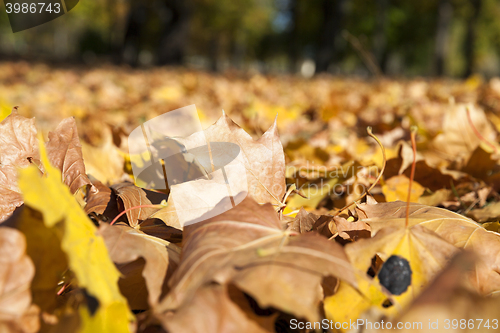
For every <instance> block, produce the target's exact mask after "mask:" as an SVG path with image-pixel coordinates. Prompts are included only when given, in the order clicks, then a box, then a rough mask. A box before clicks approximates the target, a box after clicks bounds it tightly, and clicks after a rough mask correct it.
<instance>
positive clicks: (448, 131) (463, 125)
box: [432, 104, 497, 163]
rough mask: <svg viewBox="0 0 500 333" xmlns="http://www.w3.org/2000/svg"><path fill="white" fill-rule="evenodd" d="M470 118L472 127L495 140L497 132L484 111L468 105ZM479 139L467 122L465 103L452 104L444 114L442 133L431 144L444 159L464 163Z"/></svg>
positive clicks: (478, 142) (488, 138)
mask: <svg viewBox="0 0 500 333" xmlns="http://www.w3.org/2000/svg"><path fill="white" fill-rule="evenodd" d="M469 110H470V118H471V120H472V123H473V124H474V127H475V128H476V129H477V131H478V132H479V133H481V135H482V136H483V137H484V138H485V139H486V140H490V141H492V142H496V136H497V133H496V131H495V130H494V129H493V127H492V126H491V124H490V123H489V122H488V119H487V118H486V115H485V114H484V111H483V110H481V109H479V108H478V107H470V109H469ZM480 143H481V139H480V138H478V136H477V135H476V134H475V133H474V129H473V127H472V125H471V124H470V123H469V120H468V117H467V111H466V105H463V104H459V105H456V106H454V105H452V106H450V107H449V109H448V111H447V112H446V113H445V115H444V121H443V133H442V134H439V135H438V136H437V137H436V138H435V139H434V141H433V142H432V145H433V147H434V149H435V150H436V151H438V152H439V153H441V154H442V156H443V157H444V158H445V159H448V160H450V161H454V162H458V163H464V162H465V161H466V160H468V159H469V157H470V156H471V154H472V152H473V151H474V150H475V149H476V148H477V147H478V146H479V145H480Z"/></svg>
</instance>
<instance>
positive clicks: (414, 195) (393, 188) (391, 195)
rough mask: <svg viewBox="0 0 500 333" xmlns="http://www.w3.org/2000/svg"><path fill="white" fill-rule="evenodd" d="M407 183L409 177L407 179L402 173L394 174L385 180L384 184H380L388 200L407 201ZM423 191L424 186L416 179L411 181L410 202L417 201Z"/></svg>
mask: <svg viewBox="0 0 500 333" xmlns="http://www.w3.org/2000/svg"><path fill="white" fill-rule="evenodd" d="M409 185H410V179H408V177H406V176H404V175H399V176H394V177H391V178H389V179H388V180H387V181H386V182H385V184H384V186H382V192H383V193H384V195H385V199H386V200H387V201H388V202H389V201H396V200H401V201H407V199H408V186H409ZM424 191H425V188H423V187H422V186H421V185H420V184H419V183H417V182H416V181H413V185H412V187H411V193H410V202H418V199H419V198H420V197H421V196H422V194H424Z"/></svg>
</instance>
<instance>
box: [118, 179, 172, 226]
mask: <svg viewBox="0 0 500 333" xmlns="http://www.w3.org/2000/svg"><path fill="white" fill-rule="evenodd" d="M111 188H112V189H113V191H114V192H115V193H116V195H117V196H118V198H120V199H121V201H122V202H123V207H124V209H129V208H132V207H135V206H142V205H158V204H160V203H161V202H162V200H166V199H167V198H168V196H167V195H166V194H163V193H159V192H153V191H148V190H145V189H142V188H140V187H137V186H135V185H134V184H132V183H119V184H115V185H112V186H111ZM158 210H159V209H158V208H151V207H142V208H137V209H132V210H130V211H128V212H127V213H126V214H127V219H128V222H129V224H130V226H131V227H136V226H137V225H138V224H139V223H140V222H141V221H144V220H146V219H148V218H149V217H151V216H152V215H153V213H155V212H157V211H158Z"/></svg>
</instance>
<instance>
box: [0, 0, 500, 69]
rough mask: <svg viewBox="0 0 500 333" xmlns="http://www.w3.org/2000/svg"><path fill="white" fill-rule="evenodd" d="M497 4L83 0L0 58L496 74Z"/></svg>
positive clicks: (4, 43)
mask: <svg viewBox="0 0 500 333" xmlns="http://www.w3.org/2000/svg"><path fill="white" fill-rule="evenodd" d="M498 17H500V1H498V0H420V1H405V0H376V1H367V0H240V1H234V0H233V1H231V0H148V1H141V0H92V1H90V0H81V1H80V3H79V4H78V5H77V7H75V9H73V10H72V11H71V12H69V13H68V14H66V15H64V16H62V17H60V18H58V19H56V20H54V21H52V22H49V23H47V24H43V25H41V26H38V27H35V28H32V29H29V30H26V31H22V32H18V33H16V34H13V33H12V31H11V28H10V26H9V22H8V17H7V14H6V11H5V10H4V8H2V10H1V11H0V60H18V59H24V60H37V61H44V62H48V63H51V62H52V63H58V64H62V63H68V64H74V63H83V64H87V65H95V64H102V63H112V64H127V65H130V66H132V67H150V66H156V65H183V66H186V67H188V68H194V69H203V70H209V71H216V72H224V71H227V70H241V71H251V72H258V73H263V74H274V73H297V74H301V75H302V76H305V77H311V76H313V75H314V74H319V73H324V72H329V73H332V74H336V75H357V76H361V77H366V76H378V75H389V76H397V77H413V76H417V75H418V76H448V77H468V76H469V75H470V74H472V73H479V74H481V75H482V76H484V77H492V76H495V75H498V74H500V20H498Z"/></svg>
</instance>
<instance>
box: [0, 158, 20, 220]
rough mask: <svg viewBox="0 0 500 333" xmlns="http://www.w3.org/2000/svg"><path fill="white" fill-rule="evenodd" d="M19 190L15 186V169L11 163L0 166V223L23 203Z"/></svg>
mask: <svg viewBox="0 0 500 333" xmlns="http://www.w3.org/2000/svg"><path fill="white" fill-rule="evenodd" d="M20 192H21V190H20V189H19V187H18V186H17V171H16V167H15V166H12V165H5V166H0V223H1V222H2V221H4V220H6V219H7V218H8V217H9V216H10V215H11V214H12V212H13V211H14V210H15V209H16V208H17V207H19V206H21V205H22V204H23V197H22V196H21V193H20Z"/></svg>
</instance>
